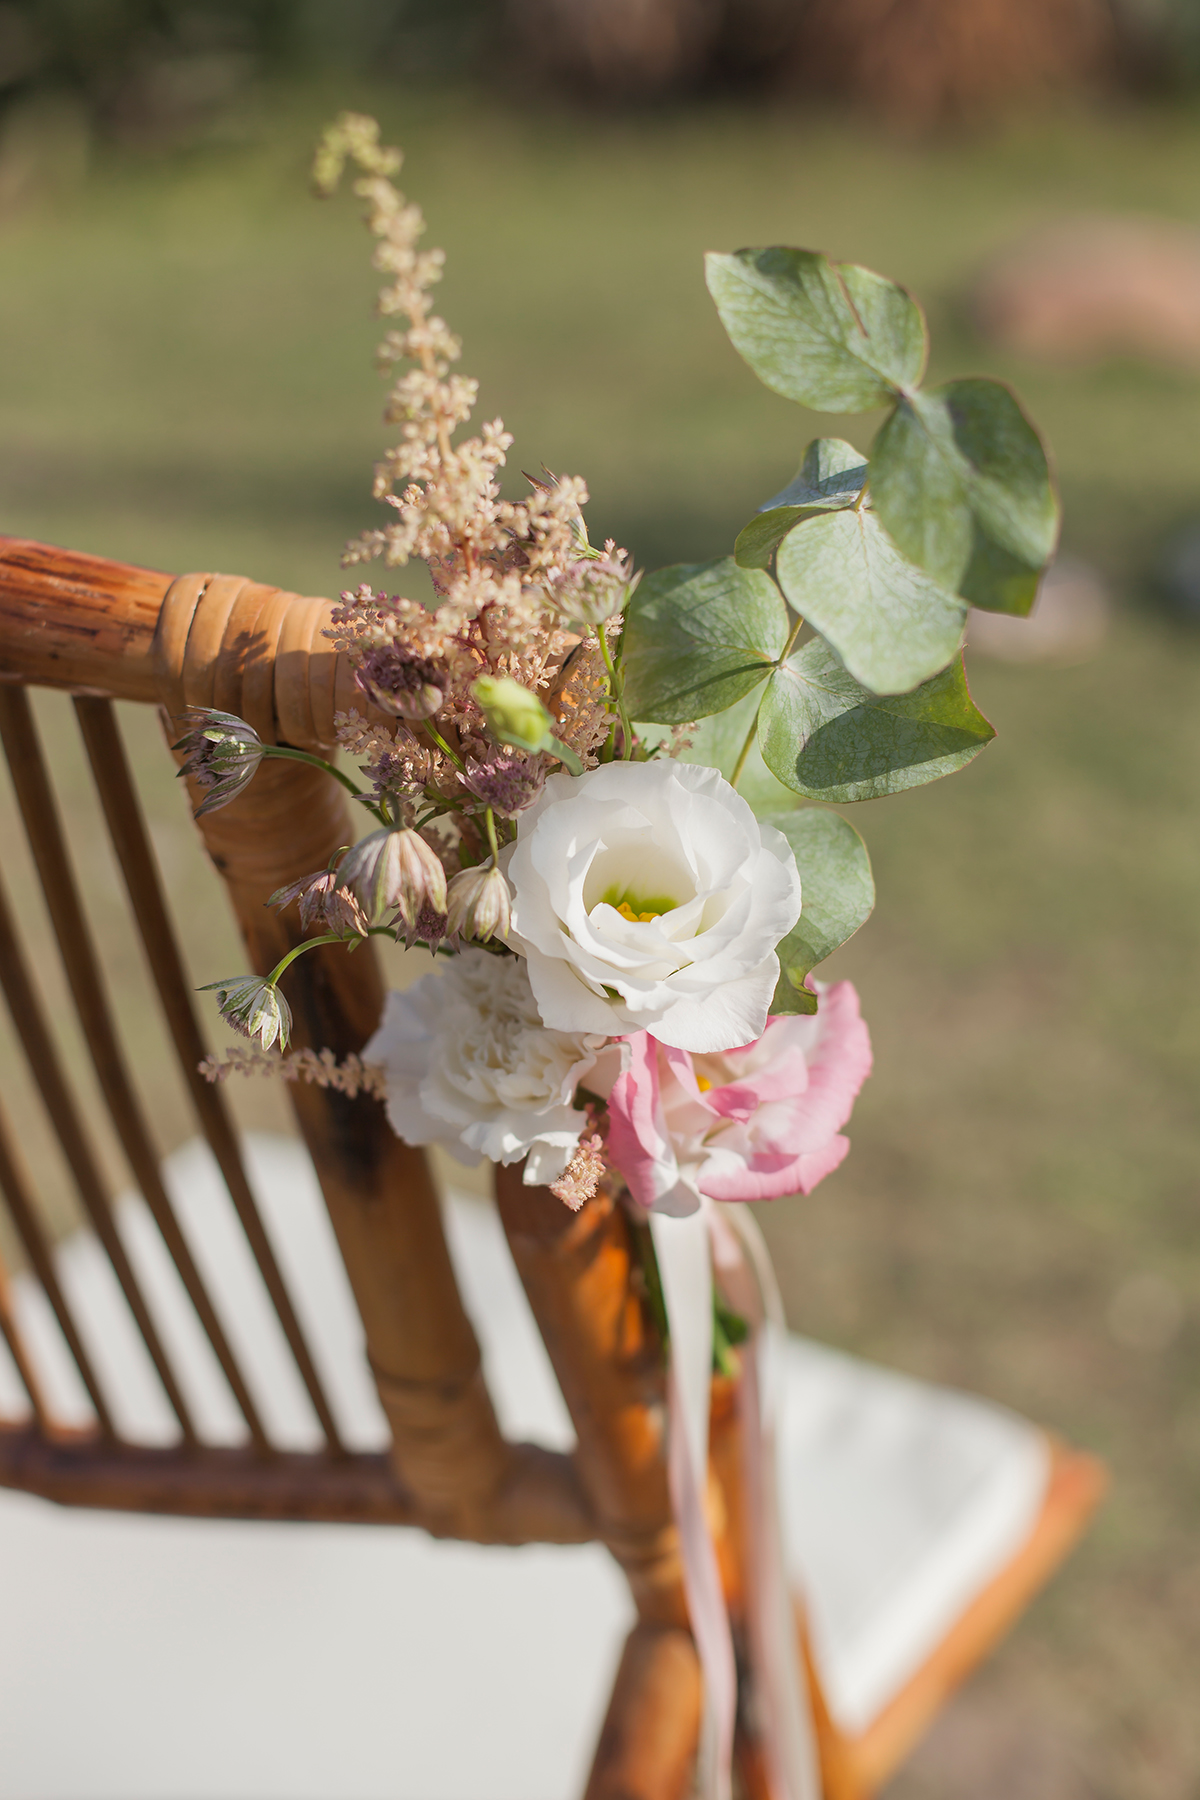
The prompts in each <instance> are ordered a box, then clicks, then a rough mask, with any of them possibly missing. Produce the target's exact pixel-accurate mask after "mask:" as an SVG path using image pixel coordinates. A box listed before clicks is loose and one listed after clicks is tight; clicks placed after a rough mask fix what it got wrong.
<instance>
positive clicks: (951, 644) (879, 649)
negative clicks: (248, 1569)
mask: <svg viewBox="0 0 1200 1800" xmlns="http://www.w3.org/2000/svg"><path fill="white" fill-rule="evenodd" d="M776 569H777V573H778V576H779V585H780V587H781V588H782V589H783V591H784V593H785V595H786V596H787V598H788V600H789V601H790V602H791V604H792V606H793V607H794V608H795V609H796V611H797V612H798V613H799V614H800V615H801V616H802V617H803V618H806V619H807V620H808V621H809V622H810V624H812V625H814V626H815V627H816V629H817V630H818V631H819V632H820V633H821V635H822V637H825V638H827V639H828V640H829V642H830V643H831V644H832V645H833V647H834V649H835V650H836V651H837V653H838V655H839V656H840V657H841V659H842V661H843V662H844V663H845V665H846V667H847V669H849V671H850V673H851V674H852V675H853V676H855V677H856V678H857V679H858V680H859V681H861V682H862V683H863V685H864V686H865V687H868V688H870V689H871V691H872V693H875V694H906V693H908V691H909V690H910V689H911V688H915V687H916V686H918V684H919V683H920V682H922V681H928V679H929V677H930V676H931V675H936V674H937V671H938V670H939V669H944V668H945V667H946V664H947V663H948V662H949V661H950V659H951V657H952V656H953V655H954V654H955V652H956V651H957V649H958V647H959V645H960V644H961V642H962V633H963V626H964V625H965V623H966V618H967V608H966V605H965V604H964V602H963V601H962V600H959V599H957V598H956V596H955V595H954V594H949V593H947V592H946V591H945V589H944V588H941V587H939V586H938V584H937V582H936V581H933V580H932V579H931V578H930V577H929V576H928V575H926V574H925V572H924V570H922V569H918V568H917V567H916V566H915V565H914V564H913V563H911V562H906V561H905V559H904V557H903V556H901V554H900V552H899V551H898V550H897V548H896V546H895V544H894V543H893V542H892V540H891V538H890V537H889V536H888V534H887V532H886V531H885V530H884V528H883V526H882V525H881V524H880V522H879V520H878V518H877V517H876V516H875V514H874V513H871V512H868V511H866V509H865V508H864V509H863V510H861V511H860V510H859V509H857V508H855V509H854V510H852V511H849V512H833V513H819V514H817V515H816V516H815V517H810V518H807V519H805V520H804V522H803V523H802V524H799V525H796V526H795V527H794V528H793V530H792V531H791V532H790V533H789V534H788V536H787V537H786V538H784V540H783V543H782V544H781V545H780V547H779V556H778V560H777V564H776Z"/></svg>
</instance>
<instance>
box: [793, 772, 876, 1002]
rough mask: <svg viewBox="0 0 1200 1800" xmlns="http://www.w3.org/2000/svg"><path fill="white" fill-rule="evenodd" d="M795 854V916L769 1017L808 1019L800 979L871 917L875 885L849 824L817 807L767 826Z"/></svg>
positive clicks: (809, 998) (809, 995)
mask: <svg viewBox="0 0 1200 1800" xmlns="http://www.w3.org/2000/svg"><path fill="white" fill-rule="evenodd" d="M770 823H771V824H772V825H774V826H775V828H776V830H778V831H782V833H783V835H784V836H785V837H786V838H787V840H788V843H789V844H790V845H791V846H792V849H793V850H794V851H795V853H796V867H797V868H798V869H799V871H800V890H801V911H800V917H799V920H798V921H797V923H796V925H795V927H794V928H793V930H791V931H790V932H789V933H788V935H787V937H785V938H784V940H783V942H782V943H781V944H780V945H779V952H778V953H779V967H780V976H779V983H778V986H777V987H776V989H775V998H774V999H773V1000H772V1002H771V1011H772V1012H773V1013H795V1012H801V1013H812V1012H815V1011H816V1010H817V997H816V995H815V994H814V993H813V992H812V990H811V989H810V988H807V987H805V985H804V982H805V977H806V976H807V975H808V974H809V973H810V971H811V970H813V969H815V968H816V967H817V965H818V963H823V962H824V961H825V958H826V957H827V956H832V955H833V952H834V951H835V950H836V949H838V948H839V946H840V945H842V944H844V943H845V942H846V940H847V938H851V937H853V936H854V933H855V932H856V931H857V930H858V928H859V926H860V925H862V924H864V923H865V922H866V920H867V919H869V918H870V916H871V911H872V909H873V907H874V905H875V882H874V880H873V878H872V875H871V859H870V857H869V856H868V855H867V847H866V845H865V844H864V843H863V841H862V839H861V838H860V837H859V835H858V833H857V831H855V829H854V827H853V825H851V824H850V822H849V820H847V819H843V818H842V816H841V814H840V813H835V812H830V811H829V810H828V808H827V807H823V806H805V807H802V808H801V809H800V811H799V812H793V813H790V814H785V815H783V816H782V817H779V818H774V819H771V820H770Z"/></svg>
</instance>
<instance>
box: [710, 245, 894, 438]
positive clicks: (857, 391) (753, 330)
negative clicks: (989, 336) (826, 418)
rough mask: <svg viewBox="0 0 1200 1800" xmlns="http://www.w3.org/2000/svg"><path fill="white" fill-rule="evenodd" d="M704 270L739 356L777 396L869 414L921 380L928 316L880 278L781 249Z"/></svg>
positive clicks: (723, 259) (718, 260) (714, 261)
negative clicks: (923, 315) (923, 316)
mask: <svg viewBox="0 0 1200 1800" xmlns="http://www.w3.org/2000/svg"><path fill="white" fill-rule="evenodd" d="M705 261H706V274H707V280H708V289H709V292H710V293H711V295H712V297H713V299H714V301H715V302H716V306H717V311H718V313H719V314H720V316H721V323H722V324H723V325H724V327H725V329H726V331H727V332H728V333H729V336H730V339H731V341H732V343H733V346H734V348H735V349H736V350H737V351H739V353H740V354H741V355H742V356H744V357H745V359H746V361H747V362H748V363H749V364H750V367H751V368H752V369H753V370H754V373H755V374H756V375H757V376H758V377H759V379H760V381H764V382H765V383H766V384H767V386H768V387H769V388H774V390H775V392H776V393H777V394H783V395H785V396H786V398H787V399H789V400H798V401H799V402H800V403H801V405H802V406H811V407H815V408H816V409H817V410H818V411H820V412H868V411H870V409H871V408H872V407H875V406H887V405H890V403H891V402H892V401H893V400H894V399H895V398H896V396H897V394H898V393H902V392H905V391H907V390H908V389H910V388H914V387H916V385H917V383H918V382H919V381H920V379H921V375H922V372H923V370H924V367H925V354H926V337H925V321H924V319H923V318H922V316H921V309H920V307H918V306H917V305H916V303H915V301H913V300H912V299H911V298H910V297H909V295H908V294H906V293H905V291H904V289H903V288H901V287H897V286H896V284H895V283H894V282H891V281H886V280H885V279H884V277H883V276H882V275H876V274H874V273H873V272H872V271H871V270H870V269H863V268H860V267H859V266H858V265H857V264H856V263H832V262H830V260H829V258H828V257H826V256H821V255H819V254H818V253H817V252H816V251H813V250H792V249H788V248H786V247H784V246H781V245H777V246H775V247H774V248H772V249H766V250H737V251H735V252H734V253H733V254H732V255H721V254H717V253H712V254H710V255H709V256H708V257H707V258H706V259H705Z"/></svg>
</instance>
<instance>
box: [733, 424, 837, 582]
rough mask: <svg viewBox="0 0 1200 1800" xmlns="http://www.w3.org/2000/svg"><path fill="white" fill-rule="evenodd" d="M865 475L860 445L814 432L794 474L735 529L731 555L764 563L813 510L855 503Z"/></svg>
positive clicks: (755, 565)
mask: <svg viewBox="0 0 1200 1800" xmlns="http://www.w3.org/2000/svg"><path fill="white" fill-rule="evenodd" d="M866 478H867V463H866V460H865V458H864V457H863V454H862V451H861V450H856V449H855V448H854V445H853V444H848V443H846V441H845V439H844V438H814V439H813V441H812V443H811V444H810V445H809V446H808V449H807V450H806V451H805V452H804V461H803V462H802V463H801V465H800V472H799V474H798V475H796V477H795V478H794V480H792V481H789V482H788V485H787V486H786V487H785V488H784V489H783V491H782V493H779V494H775V495H773V496H772V498H771V499H770V500H767V501H764V503H763V504H762V506H760V507H759V509H758V511H757V513H756V514H755V515H754V517H753V518H752V519H751V521H750V523H749V524H748V525H745V526H743V528H742V530H741V531H740V532H739V533H738V538H737V542H736V543H735V544H734V546H733V555H734V560H735V561H736V562H737V563H738V564H739V565H740V566H741V567H742V568H743V569H765V568H766V567H767V566H768V565H769V563H770V561H771V558H772V556H773V555H774V554H775V550H776V548H777V546H778V545H779V543H780V542H781V541H782V539H783V538H785V537H786V536H787V534H788V532H789V531H790V530H791V529H792V526H793V525H794V524H795V523H796V521H797V520H798V519H802V518H804V517H805V516H806V515H807V514H808V513H810V512H813V511H819V512H828V511H831V510H834V509H836V508H838V507H843V506H853V505H854V502H855V501H856V500H857V499H858V497H859V495H860V494H861V493H862V487H863V482H864V481H865V480H866Z"/></svg>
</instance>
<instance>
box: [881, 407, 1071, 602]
mask: <svg viewBox="0 0 1200 1800" xmlns="http://www.w3.org/2000/svg"><path fill="white" fill-rule="evenodd" d="M871 493H872V496H873V498H874V501H875V506H876V509H877V511H878V513H879V516H880V518H881V519H882V520H883V522H884V524H885V525H886V526H887V528H888V530H889V532H890V533H891V534H892V537H893V538H894V539H895V541H896V543H897V544H898V546H899V547H900V549H901V551H902V552H903V553H904V555H905V556H907V557H908V558H910V560H911V561H913V562H915V563H919V564H920V566H921V567H922V568H923V569H927V570H928V571H929V573H930V574H931V575H932V576H933V578H934V580H935V581H938V582H940V583H941V585H942V586H943V587H948V588H951V589H953V590H954V592H956V593H958V594H961V595H962V597H963V599H964V600H969V601H970V602H971V603H972V605H974V606H982V607H986V608H988V609H990V610H991V611H993V612H1008V613H1018V614H1022V615H1023V614H1025V613H1027V612H1028V611H1029V609H1030V607H1031V606H1032V605H1033V602H1034V597H1035V595H1036V593H1037V584H1038V576H1039V574H1040V573H1041V571H1042V569H1043V568H1044V566H1045V564H1046V562H1047V561H1048V559H1049V558H1050V556H1051V555H1052V554H1053V551H1054V546H1055V542H1056V540H1057V537H1058V523H1059V506H1058V499H1057V496H1056V495H1055V492H1054V487H1053V484H1052V482H1051V479H1050V470H1049V467H1048V465H1047V462H1046V452H1045V450H1044V449H1043V447H1042V442H1041V439H1040V438H1039V437H1038V434H1037V432H1036V431H1035V429H1034V427H1033V426H1032V425H1031V424H1030V422H1029V420H1028V419H1027V418H1026V417H1025V414H1024V413H1023V412H1022V411H1021V407H1020V404H1019V402H1018V401H1017V399H1016V396H1015V395H1014V394H1013V393H1012V392H1011V390H1010V389H1009V388H1007V387H1005V386H1004V384H1003V382H999V381H987V380H983V379H975V378H973V379H971V380H968V381H949V382H947V383H946V384H945V385H944V386H943V387H938V388H932V389H930V390H929V391H928V392H925V393H914V394H909V395H907V396H906V397H905V398H903V399H901V401H900V402H899V404H898V405H897V407H896V410H895V412H894V413H893V414H892V417H891V418H890V419H888V420H887V421H886V422H885V424H884V425H883V426H882V428H881V429H880V431H879V434H878V436H877V437H876V439H875V443H874V446H873V447H872V451H871Z"/></svg>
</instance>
